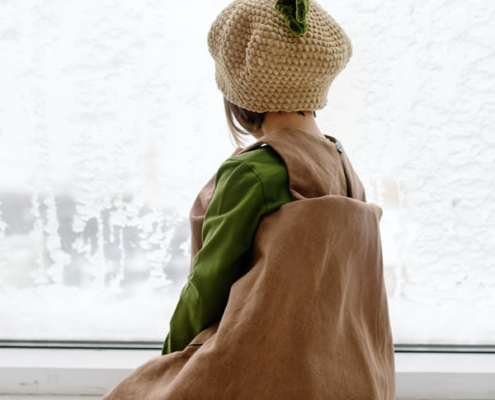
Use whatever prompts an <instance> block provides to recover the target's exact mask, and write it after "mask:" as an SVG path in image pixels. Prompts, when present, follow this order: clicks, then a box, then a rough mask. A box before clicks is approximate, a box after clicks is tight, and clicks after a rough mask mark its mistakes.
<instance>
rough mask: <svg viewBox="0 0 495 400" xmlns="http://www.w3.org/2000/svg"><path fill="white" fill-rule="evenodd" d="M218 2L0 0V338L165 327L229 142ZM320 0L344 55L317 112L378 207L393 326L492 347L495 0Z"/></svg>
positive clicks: (145, 336) (411, 335)
mask: <svg viewBox="0 0 495 400" xmlns="http://www.w3.org/2000/svg"><path fill="white" fill-rule="evenodd" d="M228 3H229V2H228V1H225V0H223V1H220V0H209V1H199V0H196V1H192V2H171V1H153V0H146V1H137V0H120V1H116V0H99V1H92V0H90V1H77V0H73V1H64V0H58V1H57V0H43V1H41V0H23V1H15V0H0V54H1V56H0V57H1V62H0V321H1V323H0V339H53V340H63V339H67V340H72V339H73V340H157V341H162V340H163V339H164V338H165V336H166V334H167V332H168V322H169V320H170V317H171V316H172V313H173V311H174V309H175V305H176V303H177V301H178V296H179V293H180V291H181V289H182V286H183V285H184V284H185V282H186V278H187V273H188V269H189V262H190V259H189V257H190V255H189V250H190V242H189V240H190V237H189V221H188V212H189V209H190V207H191V206H192V202H193V201H194V198H195V196H196V194H197V192H198V191H199V190H200V189H201V188H202V187H203V185H204V184H205V183H206V181H207V180H208V179H209V178H210V177H211V176H212V175H213V174H214V173H215V171H216V170H217V168H218V166H219V165H220V164H221V162H222V161H223V160H224V159H226V158H227V157H229V156H230V155H231V153H232V152H233V151H234V148H235V147H234V145H233V142H232V141H231V140H230V139H229V135H230V134H229V132H228V128H227V125H226V121H225V116H224V110H223V102H222V95H221V93H220V92H219V91H218V89H217V87H216V83H215V80H214V63H213V60H212V59H211V57H210V55H209V53H208V49H207V44H206V37H207V32H208V30H209V28H210V25H211V23H212V22H213V20H214V18H215V17H216V15H217V14H218V13H219V12H220V11H221V10H222V9H223V8H224V7H225V6H226V5H227V4H228ZM319 3H320V4H321V5H322V6H323V7H324V8H325V9H326V10H327V11H328V12H329V13H330V14H331V15H332V16H333V17H334V18H335V19H336V20H337V21H338V22H339V23H340V24H341V25H342V27H343V28H344V29H345V30H346V32H347V33H348V35H349V36H350V38H351V40H352V42H353V48H354V55H353V57H352V59H351V61H350V62H349V64H348V66H347V67H346V68H345V69H344V71H343V72H342V73H341V74H340V75H339V76H338V77H337V79H336V80H335V81H334V83H333V85H332V87H331V89H330V92H329V96H328V104H327V106H326V107H325V108H324V109H323V110H318V111H317V112H316V114H317V123H318V125H319V127H320V129H321V130H322V131H323V132H325V133H328V134H330V135H332V136H335V137H336V138H338V139H339V140H340V141H341V143H342V144H343V146H344V149H345V151H347V153H348V155H349V158H350V159H351V161H352V163H353V166H354V169H355V170H356V171H357V173H358V174H359V175H360V177H361V180H362V181H363V183H364V185H365V188H366V191H367V197H368V201H369V202H374V203H377V204H379V205H380V206H381V207H382V208H383V210H384V214H383V217H382V220H381V225H380V227H381V231H382V244H383V257H384V271H385V279H386V283H387V292H388V295H389V307H390V316H391V321H392V328H393V334H394V340H395V342H396V343H400V344H404V343H406V344H414V343H430V344H495V319H494V318H493V315H494V314H495V313H494V311H495V212H494V211H495V181H494V179H495V132H494V131H495V73H494V72H495V52H494V48H495V29H494V24H493V20H494V18H495V4H494V2H493V1H491V0H479V1H464V2H460V1H450V0H449V1H447V0H445V1H426V0H422V1H417V0H405V1H402V2H397V1H393V0H385V1H383V0H381V1H378V0H370V1H366V2H364V1H349V2H337V1H330V0H321V1H320V2H319Z"/></svg>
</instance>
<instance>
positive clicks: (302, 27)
mask: <svg viewBox="0 0 495 400" xmlns="http://www.w3.org/2000/svg"><path fill="white" fill-rule="evenodd" d="M275 9H276V10H277V11H278V12H279V13H280V14H282V15H283V17H284V20H285V24H286V25H287V26H288V27H289V29H290V30H291V31H292V32H293V33H294V34H295V35H296V36H301V35H304V34H305V33H306V31H307V30H308V23H307V21H306V14H307V13H308V11H309V0H277V2H276V3H275Z"/></svg>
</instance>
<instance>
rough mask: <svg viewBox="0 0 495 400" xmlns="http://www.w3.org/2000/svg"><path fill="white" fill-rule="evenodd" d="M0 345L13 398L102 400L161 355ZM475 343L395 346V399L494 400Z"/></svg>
mask: <svg viewBox="0 0 495 400" xmlns="http://www.w3.org/2000/svg"><path fill="white" fill-rule="evenodd" d="M4 343H5V342H4ZM0 346H3V347H1V348H0V396H5V395H10V396H12V398H15V399H17V400H24V399H28V398H29V399H33V395H35V397H34V398H35V399H38V400H41V399H47V400H48V399H50V398H51V397H50V396H51V395H57V396H66V397H63V398H61V397H58V398H59V399H60V400H62V399H63V400H68V399H72V398H77V396H85V399H86V400H92V399H93V398H94V399H101V396H102V395H103V394H104V393H106V392H107V391H108V390H110V388H112V387H113V386H114V385H115V384H116V383H117V382H119V381H120V380H121V379H122V378H124V377H125V376H126V375H127V374H129V373H130V372H131V371H132V370H133V369H135V368H136V367H138V366H139V365H141V364H142V363H144V362H146V361H147V360H149V359H150V358H151V357H153V356H157V355H160V353H161V344H160V345H159V346H157V345H156V343H155V344H154V346H148V347H153V348H146V345H145V346H141V347H142V348H134V349H132V348H101V349H98V348H74V347H68V346H67V348H36V347H14V346H15V344H12V343H10V344H9V345H5V344H3V345H2V344H0ZM127 346H129V345H127ZM115 347H117V346H115ZM124 347H125V346H124ZM136 347H138V346H136ZM478 347H479V350H478V351H479V352H474V351H475V350H473V349H471V350H470V351H471V352H466V351H450V352H449V351H445V350H442V351H439V350H437V351H436V352H435V350H433V351H432V350H431V349H430V351H428V350H422V351H419V350H417V349H416V350H412V347H411V348H409V349H407V348H406V349H405V350H397V349H396V352H395V367H396V399H397V400H405V399H423V400H424V399H432V400H433V399H438V400H440V399H441V400H447V399H457V400H459V399H463V400H478V399H483V400H486V399H495V349H494V348H490V347H483V346H478ZM25 396H29V397H25ZM86 396H91V397H86ZM92 396H94V397H92ZM9 399H10V397H9ZM33 400H34V399H33Z"/></svg>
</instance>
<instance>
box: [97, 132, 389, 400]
mask: <svg viewBox="0 0 495 400" xmlns="http://www.w3.org/2000/svg"><path fill="white" fill-rule="evenodd" d="M327 138H329V139H331V141H329V140H328V139H323V138H321V137H319V136H317V135H314V134H310V133H306V132H303V131H300V130H297V129H293V128H282V129H279V130H276V131H272V132H270V133H269V134H267V135H265V136H263V137H262V138H260V139H259V140H257V141H256V142H254V143H253V144H251V145H249V146H247V147H246V148H244V149H239V148H237V149H236V150H235V151H234V153H233V156H234V155H236V154H240V153H243V152H246V151H249V150H253V149H255V148H256V147H258V146H260V145H261V144H263V143H266V144H267V145H269V146H271V147H272V148H273V149H274V150H275V151H277V153H278V154H280V156H281V157H282V158H283V160H284V162H285V164H286V166H287V170H288V174H289V184H290V191H291V193H292V195H293V197H294V201H292V202H289V203H286V204H283V205H282V206H281V207H280V208H279V209H278V210H276V211H275V212H271V213H269V214H266V215H265V216H264V217H263V218H262V220H261V222H260V223H259V226H258V229H257V231H256V233H255V236H254V239H253V246H252V252H251V256H250V264H249V268H247V272H246V273H245V274H244V275H243V276H242V277H241V278H240V279H238V280H237V281H236V282H235V283H234V284H233V285H232V287H231V291H230V295H229V299H228V303H227V306H226V308H225V312H224V314H223V316H222V319H221V320H220V321H217V322H216V323H214V324H212V325H210V326H209V327H207V328H206V329H204V330H203V331H201V332H200V333H199V334H198V335H197V336H196V337H195V338H194V339H193V340H192V341H191V343H190V344H189V345H188V346H187V347H186V348H185V349H184V350H182V351H176V352H173V353H171V354H166V355H163V356H160V357H156V358H153V359H151V360H149V361H147V362H146V363H144V364H142V365H140V366H139V367H138V368H136V369H135V370H134V371H132V372H131V373H130V374H129V375H128V376H127V377H125V378H124V379H123V380H122V381H121V382H119V383H118V384H117V385H116V386H115V387H114V388H113V389H112V390H110V391H109V392H108V393H107V394H106V395H105V396H104V397H103V399H104V400H117V399H120V400H130V399H133V400H135V399H142V400H144V399H147V400H158V399H160V400H178V399H187V400H226V399H229V400H234V399H235V400H344V399H345V400H349V399H363V400H364V399H367V400H370V399H377V400H393V399H394V395H395V363H394V346H393V338H392V332H391V325H390V321H389V312H388V303H387V295H386V288H385V282H384V277H383V264H382V248H381V240H380V229H379V222H380V219H381V216H382V209H381V208H380V207H379V206H378V205H376V204H374V203H367V202H366V196H365V192H364V188H363V185H362V183H361V181H360V179H359V177H358V176H357V174H356V173H355V171H354V169H353V168H352V165H351V163H350V161H349V159H348V158H347V155H346V153H345V152H344V151H343V147H342V145H341V143H340V142H338V141H337V139H336V138H334V137H332V136H328V135H327ZM213 190H214V176H213V177H212V178H211V179H210V180H209V181H208V182H207V184H206V185H205V186H204V187H203V189H202V190H201V192H200V193H199V195H198V197H197V198H196V200H195V202H194V204H193V206H192V208H191V212H190V223H191V231H192V242H191V246H192V254H191V257H192V258H194V256H195V254H196V253H197V252H198V251H199V249H200V248H201V228H202V221H203V218H204V215H205V212H206V209H207V207H208V204H209V201H210V200H211V197H212V195H213ZM212 284H214V283H212Z"/></svg>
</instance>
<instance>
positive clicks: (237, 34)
mask: <svg viewBox="0 0 495 400" xmlns="http://www.w3.org/2000/svg"><path fill="white" fill-rule="evenodd" d="M208 50H209V52H210V54H211V56H212V57H213V59H214V60H215V80H216V83H217V86H218V89H219V90H220V91H221V92H222V93H223V95H224V96H225V98H226V99H227V100H228V101H230V102H231V103H234V104H236V105H238V106H239V107H242V108H245V109H247V110H250V111H256V112H259V113H262V112H267V111H286V112H293V111H299V110H309V111H312V110H318V109H322V108H323V107H325V105H326V104H327V94H328V90H329V87H330V84H331V83H332V82H333V80H334V79H335V77H336V76H337V75H338V73H339V72H340V71H341V70H342V69H344V67H345V66H346V65H347V62H348V61H349V59H350V58H351V56H352V44H351V41H350V39H349V37H348V36H347V34H346V33H345V32H344V30H343V29H342V28H341V27H340V26H339V25H338V24H337V22H336V21H335V20H334V19H333V18H332V17H331V16H330V15H329V14H328V13H327V12H326V11H325V10H324V9H323V8H322V7H321V6H320V5H319V4H318V3H317V2H316V1H314V0H278V1H276V2H275V0H234V1H233V2H231V3H230V4H229V5H228V6H227V7H226V8H224V9H223V10H222V11H221V12H220V14H219V15H218V16H217V18H216V19H215V21H214V22H213V23H212V25H211V28H210V30H209V32H208Z"/></svg>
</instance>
